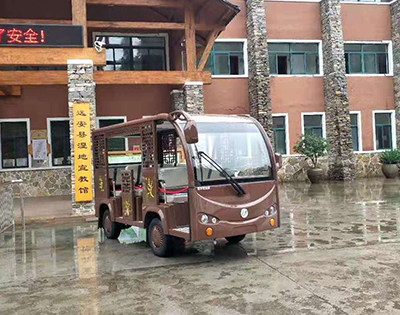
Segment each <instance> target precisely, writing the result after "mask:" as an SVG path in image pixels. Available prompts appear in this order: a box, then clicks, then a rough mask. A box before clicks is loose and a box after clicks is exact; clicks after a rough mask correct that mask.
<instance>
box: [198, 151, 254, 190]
mask: <svg viewBox="0 0 400 315" xmlns="http://www.w3.org/2000/svg"><path fill="white" fill-rule="evenodd" d="M197 154H198V156H199V157H203V158H204V159H205V160H206V161H207V162H208V163H210V164H211V166H213V167H214V168H215V169H216V170H217V171H218V172H220V173H221V174H222V175H223V176H224V177H225V178H226V180H227V181H228V182H229V183H230V184H231V185H232V187H233V188H234V189H235V190H236V191H237V193H238V195H239V196H241V195H245V194H246V192H245V191H244V189H243V187H242V186H240V184H239V183H238V182H237V181H236V180H234V179H233V178H232V176H231V175H229V174H228V173H227V172H226V171H225V170H224V169H223V168H222V167H221V165H219V164H218V163H217V162H216V161H214V160H213V159H212V158H211V157H210V156H208V155H207V153H205V152H203V151H200V152H198V153H197Z"/></svg>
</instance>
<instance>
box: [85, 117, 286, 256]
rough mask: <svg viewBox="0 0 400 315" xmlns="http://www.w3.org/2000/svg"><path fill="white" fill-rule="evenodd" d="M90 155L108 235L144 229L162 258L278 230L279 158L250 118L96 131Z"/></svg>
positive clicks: (150, 122) (162, 121)
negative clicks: (189, 246) (185, 248)
mask: <svg viewBox="0 0 400 315" xmlns="http://www.w3.org/2000/svg"><path fill="white" fill-rule="evenodd" d="M116 144H119V145H122V146H123V147H125V148H126V150H125V151H121V150H119V151H118V150H117V151H116V147H118V146H117V145H116ZM119 147H121V146H119ZM129 149H130V150H129ZM93 151H94V176H95V203H96V216H97V217H98V218H99V227H100V228H104V233H105V235H106V236H107V237H108V238H117V237H118V236H119V234H120V231H121V229H123V228H126V227H129V226H137V227H140V228H145V229H146V231H147V241H148V243H149V245H150V247H151V248H152V250H153V252H154V254H155V255H157V256H168V255H169V254H170V253H171V249H172V248H173V245H174V244H175V243H176V242H183V241H199V240H213V239H216V238H226V239H227V240H228V241H229V242H231V243H237V242H240V241H241V240H243V238H244V237H245V235H246V234H249V233H254V232H260V231H265V230H271V229H274V228H277V227H279V226H280V217H279V200H278V181H277V167H278V166H279V165H280V163H281V159H280V156H279V155H274V154H273V149H272V147H271V144H270V143H269V141H268V138H267V135H266V133H265V131H264V129H263V128H262V126H261V125H260V124H259V123H258V122H257V121H256V120H255V119H253V118H251V117H249V116H226V115H225V116H224V115H189V114H187V113H186V112H183V111H175V112H172V113H170V114H159V115H156V116H152V117H147V118H142V119H138V120H134V121H130V122H126V123H122V124H118V125H113V126H108V127H104V128H100V129H96V130H95V131H94V133H93ZM277 160H278V161H277ZM277 162H278V163H277Z"/></svg>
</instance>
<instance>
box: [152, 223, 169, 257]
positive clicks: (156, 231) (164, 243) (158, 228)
mask: <svg viewBox="0 0 400 315" xmlns="http://www.w3.org/2000/svg"><path fill="white" fill-rule="evenodd" d="M148 233H149V234H148V239H149V244H150V247H151V249H152V250H153V253H154V255H156V256H159V257H167V256H170V255H171V252H172V247H173V238H172V236H169V235H165V233H164V229H163V226H162V223H161V221H160V219H157V218H155V219H153V220H152V221H151V222H150V225H149V230H148Z"/></svg>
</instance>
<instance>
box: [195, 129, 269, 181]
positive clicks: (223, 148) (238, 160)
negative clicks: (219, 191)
mask: <svg viewBox="0 0 400 315" xmlns="http://www.w3.org/2000/svg"><path fill="white" fill-rule="evenodd" d="M196 125H197V129H198V133H199V142H198V143H196V144H192V145H190V148H191V155H192V158H193V163H194V167H195V175H196V179H197V181H198V182H200V183H204V182H208V183H210V182H211V181H226V180H227V179H226V176H224V175H223V174H222V173H221V172H220V171H219V170H218V169H217V168H216V167H215V165H212V164H213V163H210V161H209V159H206V158H204V154H203V153H205V155H206V156H208V157H209V158H211V159H212V162H215V163H217V164H218V165H219V166H220V167H221V168H222V169H223V170H225V171H226V172H227V173H228V174H229V175H230V176H231V177H232V178H234V179H235V180H238V181H251V180H254V179H272V168H271V158H270V155H269V153H268V148H267V145H266V142H265V140H264V138H263V136H262V134H261V132H260V130H259V129H258V127H257V126H256V125H255V124H254V123H252V122H249V123H245V122H244V123H242V122H240V123H237V122H235V123H222V122H220V123H215V122H213V123H206V122H198V123H196Z"/></svg>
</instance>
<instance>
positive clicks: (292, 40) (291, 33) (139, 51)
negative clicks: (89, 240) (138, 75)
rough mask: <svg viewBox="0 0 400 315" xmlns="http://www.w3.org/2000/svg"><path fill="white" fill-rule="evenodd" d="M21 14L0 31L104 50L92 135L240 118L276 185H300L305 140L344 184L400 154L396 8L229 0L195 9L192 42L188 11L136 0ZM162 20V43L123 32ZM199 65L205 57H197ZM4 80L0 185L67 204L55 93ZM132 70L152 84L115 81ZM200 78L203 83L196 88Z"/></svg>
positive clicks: (64, 149)
mask: <svg viewBox="0 0 400 315" xmlns="http://www.w3.org/2000/svg"><path fill="white" fill-rule="evenodd" d="M160 1H161V0H160ZM19 2H21V6H16V5H15V1H11V0H3V1H2V3H1V4H0V25H1V23H4V24H10V23H11V24H12V23H14V24H16V23H27V24H54V23H55V22H57V21H58V22H57V23H58V24H62V23H64V22H65V21H70V23H72V24H78V25H83V26H84V30H85V34H86V37H85V40H86V42H85V44H86V45H87V46H88V47H93V46H94V45H95V42H97V44H99V43H101V44H100V45H101V46H103V47H104V48H105V50H106V65H105V66H102V67H98V68H96V69H95V70H97V71H95V76H94V82H95V83H97V85H96V112H95V118H94V121H95V122H94V123H95V125H96V126H97V127H102V126H107V125H110V124H114V123H119V122H123V121H127V120H132V119H136V118H141V117H143V116H148V115H153V114H157V113H160V112H169V111H171V109H174V108H183V109H186V110H188V111H190V112H193V113H202V112H204V113H206V114H251V115H252V116H254V117H256V118H257V119H259V121H260V122H261V123H262V125H263V126H264V127H265V128H266V130H267V132H268V134H269V135H270V137H271V140H272V141H273V142H274V146H275V150H276V151H277V152H279V153H282V154H283V155H284V156H285V162H284V167H283V169H282V170H281V171H280V178H281V180H284V181H285V180H296V179H297V180H301V179H304V169H306V168H307V166H306V165H305V164H304V162H303V161H302V160H301V158H299V157H298V156H297V155H296V152H294V151H293V146H294V144H295V143H296V141H297V140H298V139H299V138H300V136H301V135H302V134H304V133H306V132H313V133H315V134H318V135H320V136H321V137H326V138H327V139H328V140H329V142H330V143H331V145H332V148H333V150H332V154H331V155H330V158H329V159H327V160H326V161H323V162H322V165H323V167H324V169H325V170H326V176H327V177H330V178H334V179H342V180H343V179H344V180H351V179H353V178H354V177H355V176H358V177H365V176H375V175H379V174H380V168H379V160H378V156H377V154H378V153H379V152H380V151H382V150H387V149H391V148H396V147H397V145H398V143H399V141H400V137H399V133H400V127H399V126H400V87H399V85H400V61H399V60H400V25H399V21H400V4H399V1H398V0H397V1H393V2H374V1H365V2H362V1H355V2H353V1H351V2H350V1H344V2H340V1H339V0H321V1H318V0H309V1H307V0H297V1H286V0H279V1H261V0H232V1H231V4H228V3H226V2H225V1H220V0H215V3H213V2H214V1H194V0H193V2H195V6H194V7H193V8H194V9H193V10H194V11H195V12H196V13H195V14H194V15H193V19H194V20H195V23H198V25H200V26H199V27H198V29H197V31H196V33H195V35H194V36H195V38H191V37H190V29H187V28H183V29H182V28H181V26H180V25H172V24H174V23H175V24H179V23H181V22H182V21H187V20H190V17H188V16H187V14H188V13H187V11H185V10H183V11H182V10H181V11H179V10H178V9H177V8H176V7H174V6H173V5H172V4H171V3H174V5H175V3H178V4H179V3H180V2H179V1H175V0H169V2H170V3H169V4H166V5H165V6H160V5H159V4H154V5H153V4H152V3H156V2H157V1H145V0H144V1H143V3H144V2H146V3H147V4H146V8H145V9H144V8H141V6H140V5H138V4H137V2H138V1H134V0H132V3H131V4H132V6H126V3H127V2H129V1H125V6H120V2H121V1H119V0H114V1H111V0H110V1H108V0H107V1H100V0H87V2H86V1H83V0H80V1H77V0H73V1H72V4H71V0H57V1H54V0H53V1H50V0H46V1H42V2H41V4H40V5H39V6H38V5H37V4H34V3H32V1H27V0H26V1H25V0H24V1H23V0H21V1H19ZM139 2H140V1H139ZM162 2H163V3H164V2H167V3H168V0H163V1H162ZM74 3H75V6H76V5H81V6H82V4H83V7H84V8H85V10H84V12H83V13H82V12H80V11H82V10H75V11H74ZM135 3H136V4H135ZM110 4H111V5H112V6H109V5H110ZM134 4H135V5H134ZM181 4H182V3H180V4H179V5H181ZM152 5H153V6H154V7H152ZM171 7H172V8H171ZM223 7H224V8H225V9H223ZM80 8H82V7H80ZM167 9H168V10H167ZM169 9H170V10H169ZM224 10H225V11H224ZM74 12H75V14H74ZM76 12H78V13H76ZM214 12H219V15H217V14H215V13H214ZM213 14H214V15H213ZM210 16H211V17H210ZM213 18H214V20H212V19H213ZM160 19H162V20H163V21H164V22H165V21H166V22H168V23H169V24H168V29H167V30H155V29H154V28H155V27H153V29H151V28H150V27H148V26H146V29H140V26H138V25H137V24H134V23H142V22H143V21H146V23H149V21H159V20H160ZM207 19H211V20H212V21H211V20H210V21H207ZM116 20H117V21H118V22H117V21H116ZM99 21H102V22H99ZM104 21H106V22H107V23H105V22H104ZM121 21H122V22H121ZM132 21H135V22H134V23H133V22H132ZM138 21H139V22H138ZM218 21H222V22H221V23H220V24H219V26H218V27H208V28H206V27H204V25H205V24H207V25H210V23H214V24H218V23H217V22H218ZM101 23H103V24H101ZM121 23H122V24H121ZM123 23H125V24H123ZM173 27H175V28H176V29H172V28H173ZM160 28H161V27H160ZM0 31H1V27H0ZM0 34H1V32H0ZM2 35H3V36H2V37H1V38H2V39H3V40H7V39H9V38H7V37H6V35H7V34H6V33H4V34H2ZM185 38H186V39H185ZM183 39H185V40H184V41H183ZM0 43H1V42H0ZM189 44H191V45H192V47H195V48H194V50H195V52H196V56H197V60H193V58H192V57H193V56H189V57H187V54H188V45H189ZM21 49H22V48H21ZM0 51H1V48H0ZM202 52H208V53H209V57H208V55H206V54H205V56H207V57H208V58H207V59H205V58H202ZM0 57H1V52H0ZM196 64H197V68H196ZM64 68H65V69H64ZM57 69H59V70H53V71H57V73H58V72H65V73H66V66H62V67H61V68H57ZM1 70H3V71H0V91H3V92H2V93H1V94H3V95H2V96H0V127H1V139H0V140H1V165H0V179H2V180H7V179H11V178H16V177H17V178H18V177H19V178H23V179H25V180H26V182H27V183H29V184H27V185H28V186H29V187H28V189H27V190H26V191H27V192H28V193H29V194H31V195H33V196H40V195H52V194H69V193H70V192H71V180H70V174H71V149H70V146H71V142H70V128H69V122H70V114H69V111H68V88H67V84H66V82H65V83H64V84H63V83H60V82H58V81H57V82H56V81H54V83H52V82H47V83H46V84H40V82H32V81H29V82H27V81H26V80H25V81H24V80H21V81H20V82H19V81H18V80H17V79H15V78H16V74H17V73H16V72H14V71H15V70H24V71H25V72H35V73H37V72H42V71H47V72H46V73H49V72H48V71H50V70H49V69H48V68H43V67H39V68H25V67H23V68H17V69H16V68H9V69H7V67H5V68H4V67H2V69H1ZM194 70H196V71H198V72H199V73H200V74H196V75H193V76H190V77H189V76H183V77H182V78H181V77H180V79H179V80H176V81H174V80H170V81H168V80H166V81H162V82H157V78H155V76H157V75H155V74H154V73H155V72H152V71H157V73H159V71H165V72H171V73H172V72H179V71H180V75H181V74H182V72H183V71H187V72H186V73H192V72H190V71H194ZM135 71H146V72H148V73H149V76H150V77H151V76H152V77H151V78H150V79H149V80H148V82H147V81H144V80H143V81H140V80H139V81H135V80H134V79H131V81H129V80H128V79H126V74H125V73H126V72H129V73H131V72H135ZM207 71H209V72H211V79H209V78H208V77H207V76H206V75H204V73H206V72H207ZM18 72H19V71H18ZM100 72H102V73H106V72H107V75H109V74H110V73H111V74H115V75H114V77H113V78H114V79H115V81H114V82H113V81H112V80H109V81H107V82H103V80H105V79H104V78H103V75H102V77H100V74H98V73H100ZM12 73H15V75H14V76H13V75H12ZM19 73H20V72H19ZM152 73H153V74H152ZM96 75H97V78H98V79H96ZM10 76H13V79H12V80H10V81H9V82H8V81H7V78H10ZM32 80H33V79H32ZM43 80H50V78H45V79H43ZM124 80H125V81H126V82H124V83H123V84H121V82H120V81H124ZM50 81H51V80H50ZM96 81H97V82H96ZM99 82H100V83H99ZM2 86H3V89H1V87H2ZM34 139H46V140H47V143H48V145H49V151H48V153H49V154H48V156H47V157H46V158H44V159H43V160H36V159H33V157H32V155H31V152H30V150H29V147H30V144H31V143H32V140H34ZM113 145H114V146H115V149H116V150H118V149H119V148H121V147H124V146H125V144H124V143H119V142H118V141H116V142H115V143H114V144H113Z"/></svg>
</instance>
